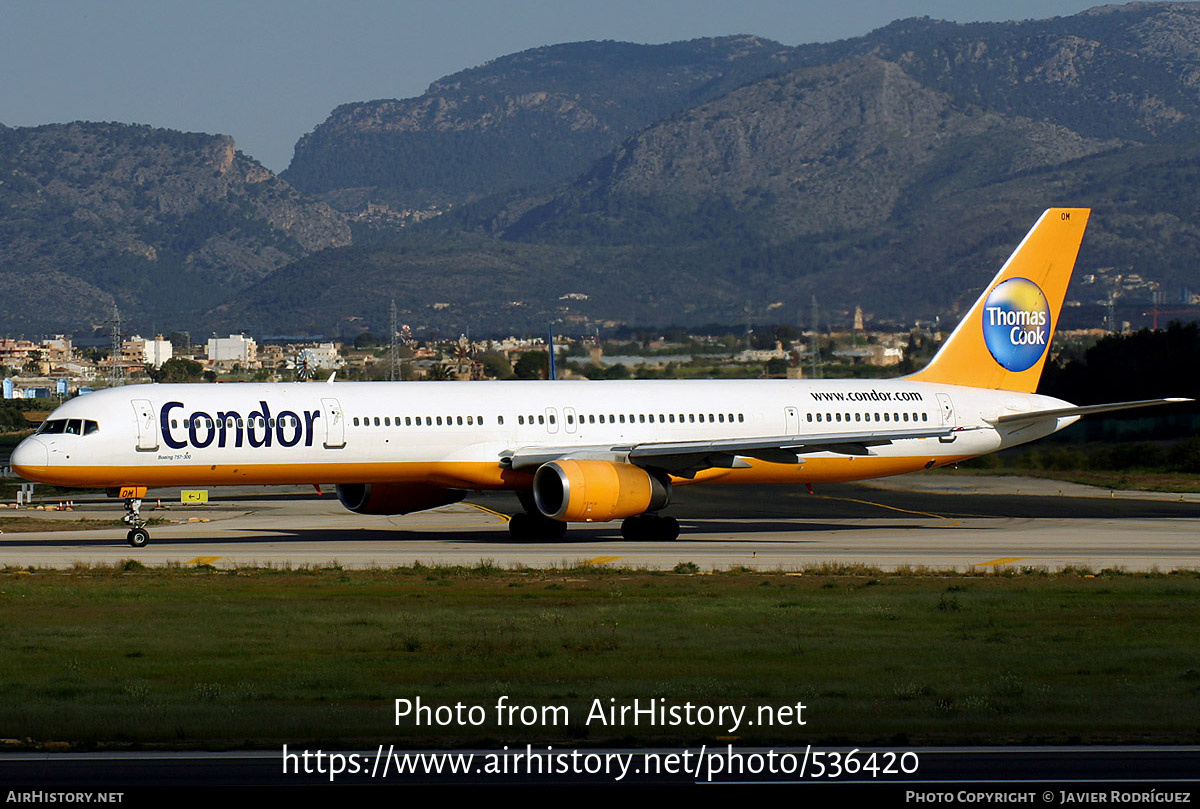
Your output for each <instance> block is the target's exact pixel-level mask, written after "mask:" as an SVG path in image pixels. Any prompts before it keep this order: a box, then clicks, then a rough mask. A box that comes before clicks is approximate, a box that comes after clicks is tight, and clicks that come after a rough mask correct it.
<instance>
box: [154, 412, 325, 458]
mask: <svg viewBox="0 0 1200 809" xmlns="http://www.w3.org/2000/svg"><path fill="white" fill-rule="evenodd" d="M176 410H179V411H186V406H185V405H184V403H183V402H167V403H166V404H164V405H163V406H162V409H161V410H160V411H159V425H160V427H161V429H162V439H163V443H164V444H166V445H167V446H168V447H170V448H171V449H185V448H186V447H189V446H191V447H195V448H196V449H205V448H207V447H209V446H212V445H213V443H214V441H215V443H216V446H217V447H225V446H234V447H241V446H243V442H245V445H246V446H249V447H270V446H271V444H272V440H274V442H275V443H277V444H278V445H279V446H281V447H294V446H296V445H297V444H301V445H303V446H305V447H311V446H312V445H313V437H314V430H313V425H314V424H315V423H316V421H317V419H319V418H321V411H319V410H301V411H300V412H299V413H294V412H292V411H291V410H281V411H280V412H279V414H278V416H275V415H272V414H271V407H270V405H268V404H267V403H266V401H263V400H259V403H258V409H257V410H252V411H250V413H249V414H247V416H246V417H245V419H243V418H242V414H241V413H239V412H238V411H236V410H216V411H214V414H213V415H209V414H208V413H206V412H204V411H203V410H195V411H192V413H191V414H190V415H189V416H187V417H186V418H184V419H183V420H182V424H181V423H180V422H179V419H177V418H174V417H173V415H174V411H176ZM177 431H180V433H179V434H180V436H181V437H184V438H182V440H181V438H176V437H175V435H176V432H177Z"/></svg>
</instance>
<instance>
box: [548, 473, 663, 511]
mask: <svg viewBox="0 0 1200 809" xmlns="http://www.w3.org/2000/svg"><path fill="white" fill-rule="evenodd" d="M533 499H534V502H535V503H537V507H538V509H539V510H540V511H541V512H542V513H543V514H545V515H546V516H547V517H549V518H551V519H553V520H563V521H566V522H607V521H609V520H619V519H622V518H624V517H632V516H634V515H636V514H643V513H645V512H647V511H657V510H658V509H660V508H663V507H665V506H666V505H667V503H668V502H669V501H670V499H671V482H670V481H669V480H668V479H667V478H666V477H659V476H656V475H654V474H653V473H651V472H647V471H646V470H645V469H642V468H641V467H639V466H634V465H633V464H628V463H614V462H612V461H575V460H570V459H567V460H562V461H552V462H550V463H547V464H543V465H542V466H540V467H539V468H538V470H537V473H536V474H535V475H534V476H533Z"/></svg>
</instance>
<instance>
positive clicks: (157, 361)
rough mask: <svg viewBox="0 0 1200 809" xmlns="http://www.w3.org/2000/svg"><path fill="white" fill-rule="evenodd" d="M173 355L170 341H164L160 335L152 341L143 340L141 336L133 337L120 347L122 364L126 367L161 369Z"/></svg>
mask: <svg viewBox="0 0 1200 809" xmlns="http://www.w3.org/2000/svg"><path fill="white" fill-rule="evenodd" d="M173 355H174V347H173V346H172V345H171V341H170V340H167V339H164V338H163V336H162V335H161V334H160V335H158V336H157V337H155V338H154V339H153V340H146V339H143V338H142V336H141V335H134V336H133V337H130V338H129V339H128V340H126V341H124V343H122V345H121V357H122V364H127V365H138V364H140V365H149V366H150V367H152V368H161V367H162V365H163V363H164V362H166V361H167V360H169V359H171V357H172V356H173Z"/></svg>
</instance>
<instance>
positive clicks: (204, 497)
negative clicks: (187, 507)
mask: <svg viewBox="0 0 1200 809" xmlns="http://www.w3.org/2000/svg"><path fill="white" fill-rule="evenodd" d="M179 502H180V503H207V502H208V489H184V490H183V491H181V492H180V493H179Z"/></svg>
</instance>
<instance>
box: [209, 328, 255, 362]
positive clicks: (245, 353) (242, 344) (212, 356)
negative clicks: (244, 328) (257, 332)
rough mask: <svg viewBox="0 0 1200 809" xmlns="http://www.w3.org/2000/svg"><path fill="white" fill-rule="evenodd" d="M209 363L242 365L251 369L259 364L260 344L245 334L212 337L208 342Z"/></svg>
mask: <svg viewBox="0 0 1200 809" xmlns="http://www.w3.org/2000/svg"><path fill="white" fill-rule="evenodd" d="M208 361H209V362H212V363H217V362H230V363H240V364H241V365H243V366H246V367H249V366H250V365H253V364H254V363H256V362H258V344H257V343H256V342H254V340H253V339H251V338H249V337H247V336H246V335H244V334H231V335H229V337H211V338H209V340H208Z"/></svg>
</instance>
